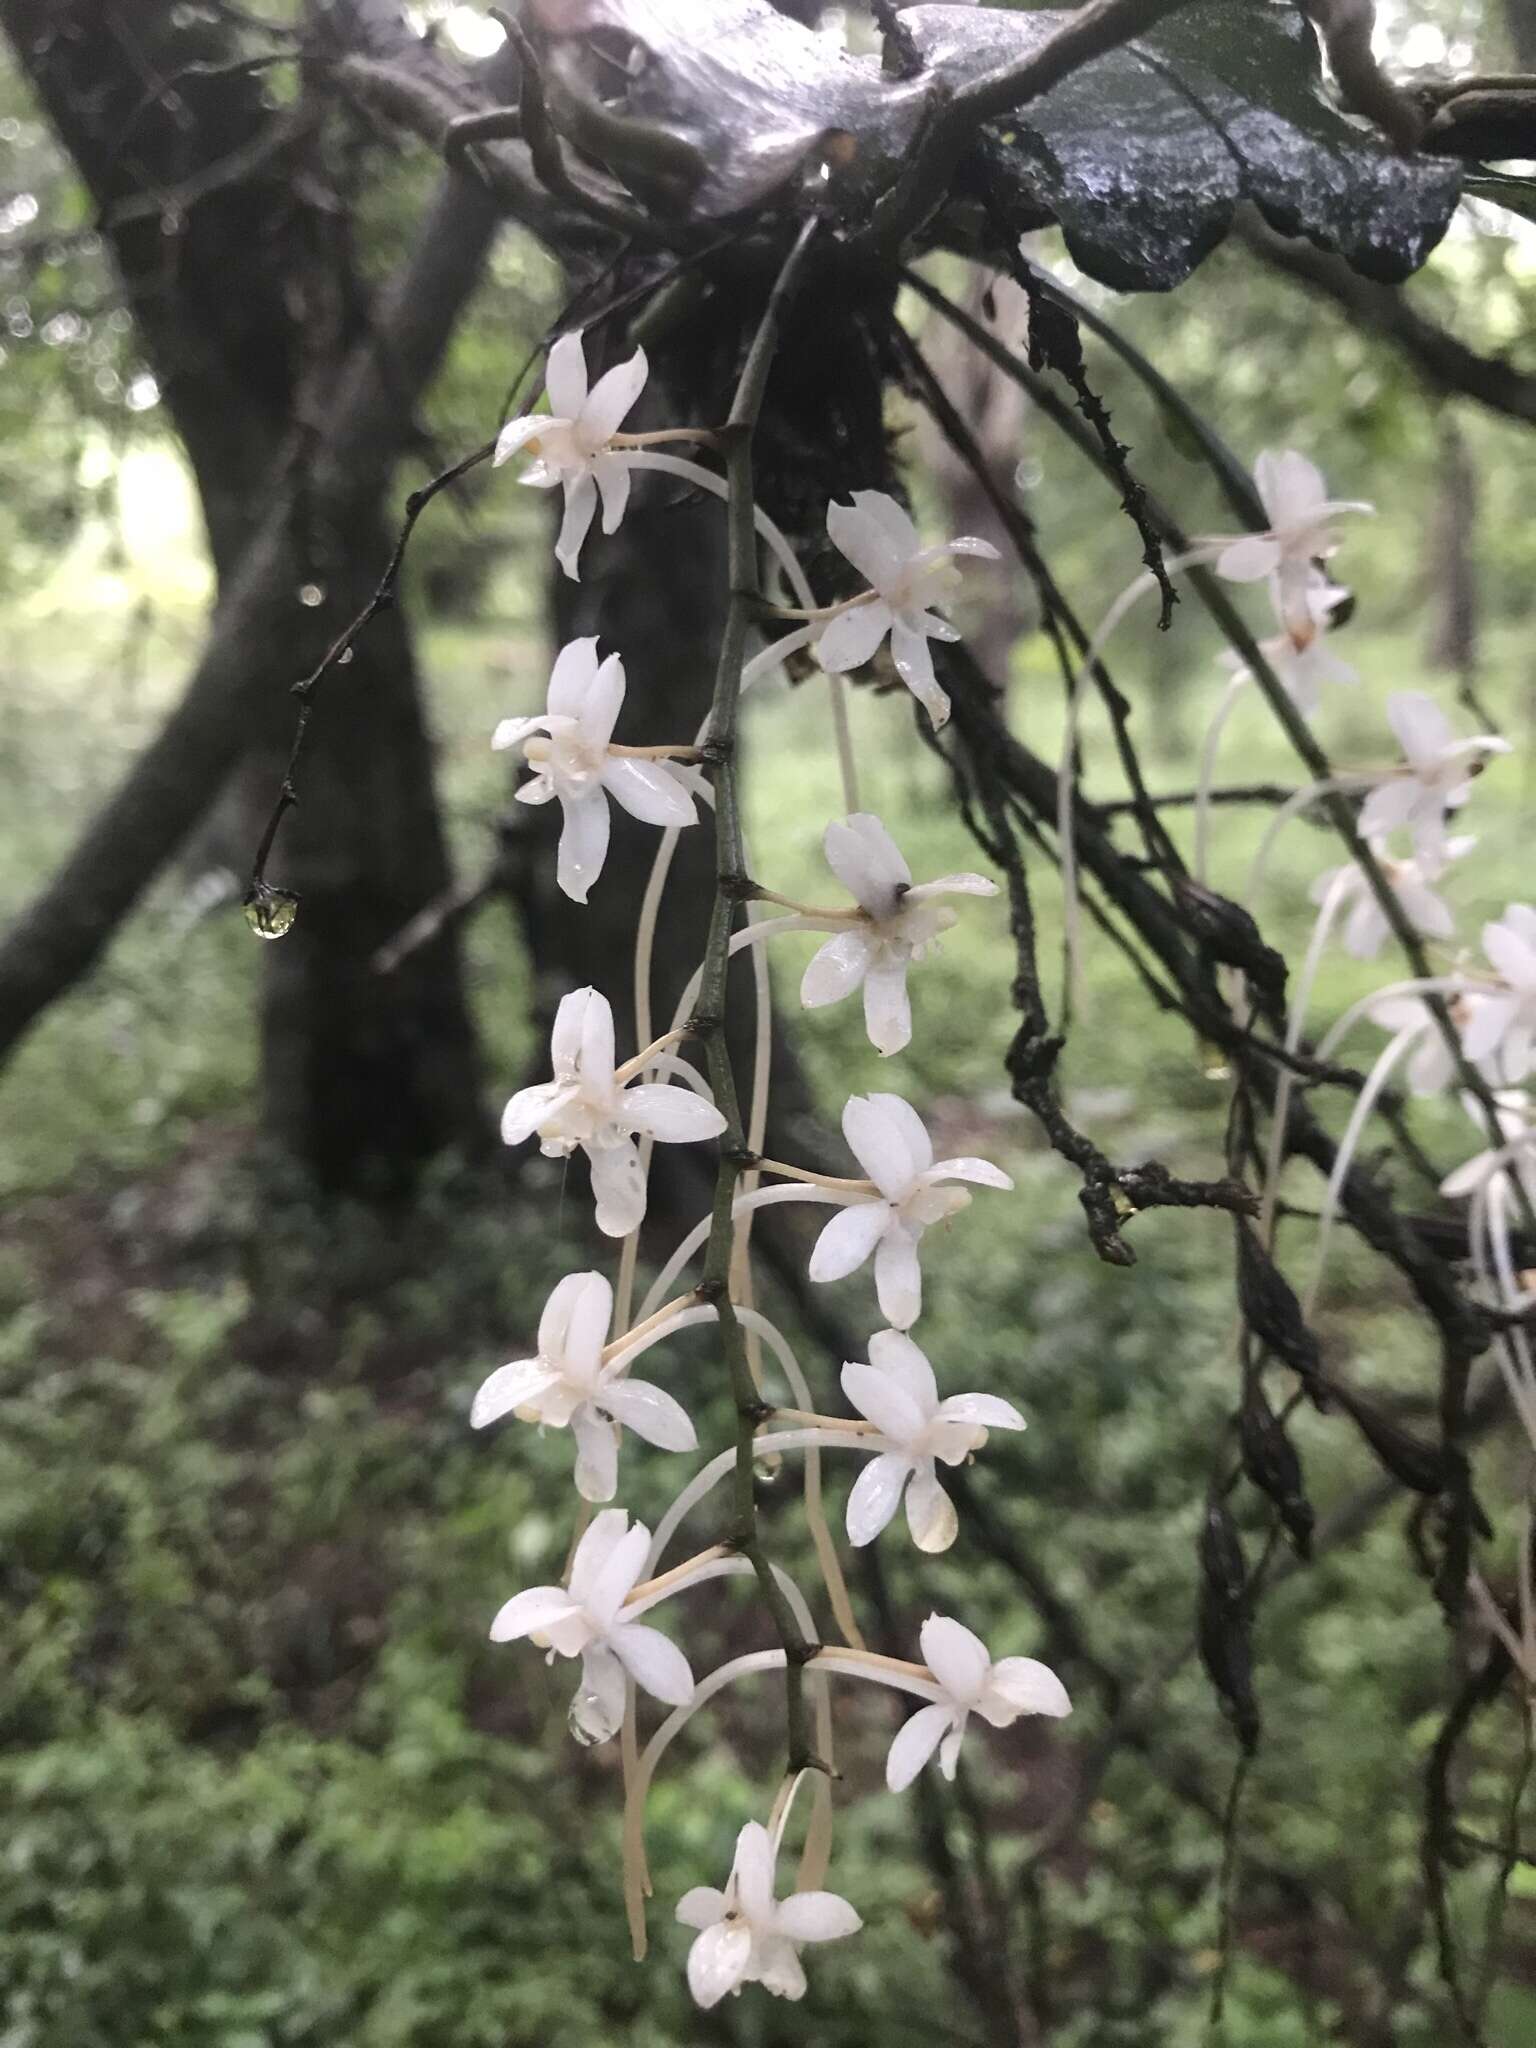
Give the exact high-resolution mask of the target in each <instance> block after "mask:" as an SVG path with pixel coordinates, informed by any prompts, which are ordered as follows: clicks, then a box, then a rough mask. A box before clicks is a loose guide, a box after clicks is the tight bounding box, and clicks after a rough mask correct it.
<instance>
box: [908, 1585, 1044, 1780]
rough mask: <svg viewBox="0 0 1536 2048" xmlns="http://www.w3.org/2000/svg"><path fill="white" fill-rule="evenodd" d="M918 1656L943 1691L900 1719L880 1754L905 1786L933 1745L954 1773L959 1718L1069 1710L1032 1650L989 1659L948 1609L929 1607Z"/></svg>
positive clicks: (1008, 1723) (1011, 1718) (995, 1721)
mask: <svg viewBox="0 0 1536 2048" xmlns="http://www.w3.org/2000/svg"><path fill="white" fill-rule="evenodd" d="M918 1640H919V1642H920V1643H921V1644H922V1649H923V1662H924V1663H925V1664H926V1665H927V1666H928V1669H929V1670H930V1671H931V1672H932V1673H933V1675H934V1677H935V1679H937V1681H938V1683H939V1685H940V1687H941V1688H942V1689H943V1691H944V1692H945V1693H947V1694H948V1698H947V1699H945V1700H942V1701H938V1702H935V1704H934V1705H933V1706H931V1707H920V1708H919V1709H918V1711H917V1712H916V1713H915V1714H914V1715H913V1716H912V1718H911V1719H910V1720H909V1721H907V1722H904V1723H903V1725H902V1729H901V1732H900V1734H899V1735H898V1736H897V1737H896V1740H895V1741H894V1742H893V1743H892V1744H891V1749H890V1754H889V1755H888V1756H887V1757H886V1760H885V1782H886V1784H887V1785H888V1786H889V1787H890V1789H891V1790H892V1791H893V1792H904V1791H905V1790H906V1788H907V1787H908V1785H910V1784H911V1783H912V1780H913V1779H914V1778H915V1777H916V1776H917V1774H918V1772H919V1771H920V1770H921V1769H922V1768H923V1765H924V1764H925V1763H927V1761H928V1759H929V1757H931V1756H932V1755H933V1753H934V1751H935V1750H937V1751H938V1753H939V1769H940V1770H941V1771H942V1772H943V1774H944V1776H945V1777H946V1778H951V1779H952V1778H953V1777H954V1775H955V1765H956V1763H957V1762H958V1761H959V1757H960V1744H961V1742H962V1741H963V1740H964V1738H965V1726H966V1722H967V1721H968V1720H969V1718H970V1716H971V1715H972V1714H980V1716H981V1718H982V1719H983V1720H984V1721H986V1722H989V1723H990V1724H991V1726H992V1727H994V1728H1011V1727H1012V1725H1013V1723H1014V1722H1015V1721H1017V1720H1018V1718H1019V1716H1020V1715H1021V1714H1049V1715H1050V1716H1051V1717H1052V1718H1053V1719H1060V1717H1061V1716H1062V1715H1063V1714H1070V1713H1071V1711H1072V1702H1071V1701H1070V1700H1069V1699H1068V1698H1067V1689H1066V1687H1065V1686H1064V1685H1063V1684H1062V1682H1061V1680H1060V1679H1059V1678H1058V1677H1057V1676H1056V1674H1055V1672H1054V1671H1052V1669H1051V1668H1050V1666H1049V1665H1048V1664H1041V1663H1039V1662H1037V1661H1036V1659H1035V1658H1033V1657H1002V1658H1000V1659H999V1660H998V1662H997V1663H995V1664H994V1663H993V1661H992V1657H991V1653H990V1652H989V1651H988V1649H987V1646H986V1644H985V1643H984V1642H983V1641H982V1640H981V1637H980V1636H978V1635H973V1634H972V1632H971V1631H970V1629H968V1628H966V1627H965V1626H964V1625H963V1624H962V1623H960V1622H958V1621H952V1620H951V1619H950V1617H949V1616H948V1615H947V1614H930V1615H929V1617H928V1619H927V1620H926V1621H925V1622H924V1623H923V1625H922V1628H921V1629H920V1630H919V1631H918Z"/></svg>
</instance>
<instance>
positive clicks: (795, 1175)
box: [757, 1159, 880, 1195]
mask: <svg viewBox="0 0 1536 2048" xmlns="http://www.w3.org/2000/svg"><path fill="white" fill-rule="evenodd" d="M757 1163H758V1166H759V1167H760V1168H761V1170H762V1171H763V1172H764V1173H777V1174H781V1175H782V1176H783V1178H784V1179H785V1180H796V1181H801V1182H803V1183H804V1184H805V1185H806V1186H807V1187H813V1188H830V1189H831V1190H832V1192H833V1193H834V1194H837V1195H878V1194H879V1192H880V1190H879V1189H878V1188H877V1187H876V1186H875V1184H874V1182H873V1181H872V1180H849V1179H847V1178H845V1177H843V1176H840V1175H838V1174H835V1173H818V1172H817V1171H816V1170H815V1168H814V1167H810V1166H788V1165H786V1164H785V1162H784V1161H783V1160H782V1159H760V1160H759V1161H758V1162H757Z"/></svg>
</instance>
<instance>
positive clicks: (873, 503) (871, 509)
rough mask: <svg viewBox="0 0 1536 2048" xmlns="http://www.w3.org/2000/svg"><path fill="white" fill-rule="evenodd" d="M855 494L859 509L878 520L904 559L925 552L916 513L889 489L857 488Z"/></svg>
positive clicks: (880, 529) (877, 522)
mask: <svg viewBox="0 0 1536 2048" xmlns="http://www.w3.org/2000/svg"><path fill="white" fill-rule="evenodd" d="M852 495H853V502H854V507H855V509H856V510H857V511H859V512H862V513H864V514H865V515H866V517H868V518H870V519H872V520H873V521H874V523H875V525H876V527H877V528H878V529H879V531H880V532H881V533H882V534H884V536H885V538H886V539H887V541H889V543H890V545H891V546H892V547H893V548H894V549H895V551H896V553H897V554H898V555H899V556H900V557H901V559H902V560H903V561H904V562H906V561H910V560H911V559H912V557H913V556H914V555H916V554H918V553H920V552H921V549H922V545H923V544H922V541H921V539H920V538H919V536H918V531H917V528H916V527H915V526H914V525H913V524H912V515H911V514H910V513H909V512H908V511H907V509H906V507H905V506H904V505H902V504H900V503H899V502H898V501H897V500H896V499H895V498H893V497H892V496H891V494H890V493H889V491H855V492H853V494H852Z"/></svg>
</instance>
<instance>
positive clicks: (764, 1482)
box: [752, 1451, 784, 1486]
mask: <svg viewBox="0 0 1536 2048" xmlns="http://www.w3.org/2000/svg"><path fill="white" fill-rule="evenodd" d="M783 1470H784V1459H783V1457H782V1456H781V1455H780V1453H778V1452H777V1451H773V1452H770V1453H769V1454H768V1456H767V1457H764V1458H754V1459H753V1460H752V1477H753V1478H754V1479H755V1480H756V1481H757V1483H758V1485H759V1486H772V1484H773V1482H774V1481H775V1480H776V1479H777V1478H778V1476H779V1474H780V1473H781V1472H782V1471H783Z"/></svg>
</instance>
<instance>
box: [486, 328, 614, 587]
mask: <svg viewBox="0 0 1536 2048" xmlns="http://www.w3.org/2000/svg"><path fill="white" fill-rule="evenodd" d="M646 375H647V364H646V360H645V350H644V349H643V348H637V349H636V350H635V352H634V354H633V355H632V356H631V357H630V359H629V361H628V362H627V363H619V364H618V365H617V366H616V367H615V368H613V369H611V370H609V371H608V372H607V374H606V375H605V376H602V377H599V378H598V380H597V382H596V383H595V384H594V385H593V387H592V389H591V390H590V391H588V389H587V358H586V351H585V350H584V348H583V347H582V340H581V336H580V334H576V333H572V334H562V335H561V336H560V338H559V340H558V341H557V342H555V344H554V346H553V347H552V348H551V349H550V351H549V358H548V361H547V362H546V364H545V367H544V389H545V392H546V393H547V395H548V398H549V411H548V412H547V413H524V414H523V415H522V416H521V417H520V418H518V419H515V420H508V422H507V424H506V425H505V426H504V427H503V428H502V430H501V433H500V435H499V436H498V437H497V441H496V453H495V455H494V457H493V458H492V461H493V464H494V465H495V466H496V467H499V466H500V465H501V464H502V463H503V462H507V461H509V460H510V459H511V458H512V457H513V456H514V455H519V454H522V455H531V456H532V457H533V458H534V459H533V461H532V463H531V464H530V465H529V467H528V468H527V469H525V470H524V471H523V473H522V475H521V476H520V477H519V478H518V482H519V483H524V484H532V485H533V487H534V488H535V490H541V491H549V490H553V489H554V487H555V485H556V484H559V485H560V486H561V487H562V488H563V489H564V491H565V517H564V519H563V520H562V521H561V525H560V537H559V539H558V540H557V541H556V542H555V556H556V559H557V560H558V562H559V564H560V566H561V568H562V569H563V570H564V571H565V573H566V575H567V576H569V577H571V578H572V580H573V581H579V580H580V579H579V578H578V577H577V574H576V563H577V560H578V558H579V557H580V554H581V545H582V542H583V541H584V540H585V539H586V537H587V533H588V531H589V529H590V528H591V525H592V519H593V515H594V514H595V513H596V511H597V500H598V493H599V492H601V493H602V500H603V531H604V533H617V532H618V530H619V522H620V520H622V519H623V517H624V508H625V506H626V505H627V504H628V503H629V464H628V463H627V462H626V461H625V460H624V457H623V455H622V454H621V453H620V452H619V450H617V449H616V448H614V447H613V446H612V441H613V437H614V435H615V434H616V433H617V432H618V431H619V428H620V427H621V426H622V425H623V423H624V421H625V419H626V418H627V417H628V415H629V412H630V409H631V407H632V406H633V405H634V403H635V400H636V399H637V398H638V397H639V396H640V393H641V392H642V391H643V390H644V388H645V379H646Z"/></svg>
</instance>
